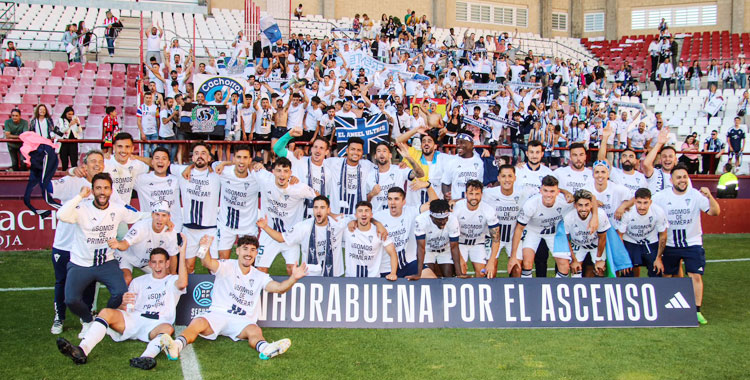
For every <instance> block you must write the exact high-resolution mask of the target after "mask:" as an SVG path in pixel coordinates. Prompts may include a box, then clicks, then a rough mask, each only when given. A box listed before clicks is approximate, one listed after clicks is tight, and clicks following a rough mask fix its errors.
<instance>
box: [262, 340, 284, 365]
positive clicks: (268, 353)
mask: <svg viewBox="0 0 750 380" xmlns="http://www.w3.org/2000/svg"><path fill="white" fill-rule="evenodd" d="M291 345H292V341H291V340H289V339H281V340H277V341H275V342H273V343H269V344H268V345H267V346H266V348H265V349H263V352H261V353H260V355H258V356H259V357H260V358H261V359H262V360H268V359H271V358H272V357H274V356H278V355H281V354H283V353H285V352H286V350H288V349H289V347H290V346H291Z"/></svg>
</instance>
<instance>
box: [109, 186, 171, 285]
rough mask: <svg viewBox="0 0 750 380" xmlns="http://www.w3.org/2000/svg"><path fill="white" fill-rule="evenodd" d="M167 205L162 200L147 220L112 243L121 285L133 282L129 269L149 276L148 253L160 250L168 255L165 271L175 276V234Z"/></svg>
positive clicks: (136, 224)
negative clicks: (122, 282) (121, 280)
mask: <svg viewBox="0 0 750 380" xmlns="http://www.w3.org/2000/svg"><path fill="white" fill-rule="evenodd" d="M170 210H171V206H170V205H169V203H168V202H167V201H163V202H161V203H159V204H156V205H154V206H153V207H152V211H151V218H147V219H142V220H139V221H138V222H136V223H135V224H133V226H132V227H130V230H129V231H128V233H127V234H126V235H125V238H124V239H123V240H121V241H118V242H117V243H116V244H114V248H115V249H117V251H115V258H116V259H117V261H119V264H120V269H121V270H122V274H123V277H124V278H125V283H126V284H128V285H130V282H131V281H132V280H133V268H138V269H140V270H142V271H144V272H145V273H151V269H150V267H149V262H150V260H151V259H150V258H151V251H153V250H154V249H156V248H163V249H164V250H166V251H167V252H168V253H169V256H170V257H169V258H168V260H167V271H168V273H169V274H174V273H177V257H176V256H175V255H177V232H175V231H174V229H173V227H174V223H172V222H171V221H170Z"/></svg>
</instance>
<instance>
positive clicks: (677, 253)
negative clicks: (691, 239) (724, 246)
mask: <svg viewBox="0 0 750 380" xmlns="http://www.w3.org/2000/svg"><path fill="white" fill-rule="evenodd" d="M680 260H682V261H683V262H685V271H686V272H687V273H697V274H699V275H703V271H704V268H705V267H706V251H704V250H703V247H701V246H700V245H693V246H690V247H685V248H676V247H666V248H664V254H663V255H662V263H664V273H665V274H671V275H676V274H677V273H678V272H679V270H680Z"/></svg>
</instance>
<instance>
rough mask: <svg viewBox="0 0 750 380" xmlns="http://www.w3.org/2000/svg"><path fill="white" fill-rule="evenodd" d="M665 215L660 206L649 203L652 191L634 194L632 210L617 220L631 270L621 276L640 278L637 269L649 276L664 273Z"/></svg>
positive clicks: (642, 189) (666, 223)
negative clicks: (643, 269)
mask: <svg viewBox="0 0 750 380" xmlns="http://www.w3.org/2000/svg"><path fill="white" fill-rule="evenodd" d="M668 227H669V222H668V221H667V215H666V214H665V213H664V210H662V208H661V207H659V206H657V205H655V204H651V190H649V189H647V188H640V189H638V190H636V191H635V207H633V208H631V209H630V210H629V211H628V212H626V213H625V215H623V216H622V219H621V220H620V226H619V227H618V230H617V232H618V233H619V234H620V238H622V242H623V243H625V249H627V251H628V254H629V255H630V261H631V262H632V263H633V268H627V269H624V270H622V271H620V273H619V276H620V277H640V274H641V272H640V267H641V266H645V267H646V269H648V276H649V277H661V274H662V272H664V264H663V263H662V258H661V257H662V254H663V253H664V248H665V247H666V246H667V228H668Z"/></svg>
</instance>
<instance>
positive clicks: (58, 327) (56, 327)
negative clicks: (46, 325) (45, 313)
mask: <svg viewBox="0 0 750 380" xmlns="http://www.w3.org/2000/svg"><path fill="white" fill-rule="evenodd" d="M62 331H63V321H61V320H58V319H55V321H54V322H52V328H51V329H49V332H51V333H52V334H54V335H59V334H62Z"/></svg>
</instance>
